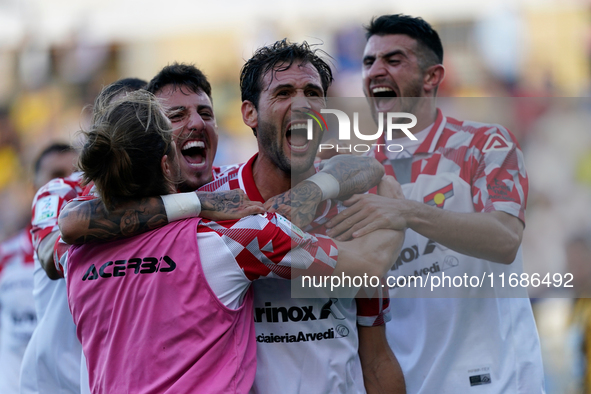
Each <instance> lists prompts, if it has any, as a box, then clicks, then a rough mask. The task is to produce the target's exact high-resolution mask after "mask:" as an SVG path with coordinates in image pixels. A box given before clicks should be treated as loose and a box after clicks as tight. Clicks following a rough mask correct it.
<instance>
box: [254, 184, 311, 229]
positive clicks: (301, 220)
mask: <svg viewBox="0 0 591 394" xmlns="http://www.w3.org/2000/svg"><path fill="white" fill-rule="evenodd" d="M321 201H322V191H321V190H320V188H319V187H318V186H317V185H316V184H315V183H312V182H301V183H299V184H298V185H296V186H294V187H293V188H292V189H290V190H288V191H286V192H284V193H281V194H279V195H277V196H275V197H273V198H271V199H269V200H268V201H267V202H266V203H265V207H266V208H267V209H269V210H270V211H273V212H277V213H279V214H281V215H283V216H285V217H286V218H288V219H289V220H291V222H292V223H293V224H295V225H296V226H298V227H304V226H306V225H307V224H309V223H310V222H312V220H314V217H315V216H316V209H317V207H318V204H319V203H320V202H321Z"/></svg>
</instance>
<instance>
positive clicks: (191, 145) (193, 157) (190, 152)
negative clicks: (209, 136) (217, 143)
mask: <svg viewBox="0 0 591 394" xmlns="http://www.w3.org/2000/svg"><path fill="white" fill-rule="evenodd" d="M181 155H182V156H183V158H184V159H185V161H186V162H187V164H189V166H191V167H193V168H197V169H201V168H204V167H206V166H207V149H206V146H205V142H203V141H199V140H189V141H185V142H184V143H183V145H182V148H181Z"/></svg>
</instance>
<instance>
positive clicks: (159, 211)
mask: <svg viewBox="0 0 591 394" xmlns="http://www.w3.org/2000/svg"><path fill="white" fill-rule="evenodd" d="M195 193H196V195H197V196H198V197H199V201H200V203H201V212H200V216H201V217H203V218H207V219H211V220H230V219H239V218H241V217H244V216H248V215H253V214H257V213H262V212H264V209H263V208H262V205H261V204H260V203H259V202H256V201H250V200H249V199H248V197H247V196H246V194H245V193H244V192H243V191H242V190H228V191H221V192H195ZM167 223H168V218H167V216H166V209H165V206H164V203H163V201H162V198H161V197H147V198H142V199H140V200H129V201H125V202H121V203H120V204H118V205H117V207H116V209H114V210H111V211H108V210H107V209H106V208H105V206H104V204H103V203H102V201H101V200H100V199H98V198H96V199H92V200H85V201H77V200H75V201H72V202H70V203H69V204H68V205H67V206H66V207H65V208H64V210H63V212H62V213H61V214H60V217H59V226H60V231H61V233H62V239H63V240H64V241H65V242H67V243H70V244H82V243H86V242H90V241H93V240H101V241H108V240H109V241H110V240H114V239H119V238H124V237H131V236H133V235H137V234H141V233H144V232H146V231H150V230H153V229H155V228H159V227H162V226H164V225H166V224H167Z"/></svg>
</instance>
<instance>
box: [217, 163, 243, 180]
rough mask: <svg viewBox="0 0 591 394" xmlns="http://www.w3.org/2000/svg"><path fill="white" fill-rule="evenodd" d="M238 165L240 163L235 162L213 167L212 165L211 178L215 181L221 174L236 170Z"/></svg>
mask: <svg viewBox="0 0 591 394" xmlns="http://www.w3.org/2000/svg"><path fill="white" fill-rule="evenodd" d="M240 166H241V164H240V163H237V164H228V165H225V166H220V167H215V166H214V167H213V168H212V172H213V180H214V181H215V180H216V179H219V178H221V177H222V176H224V175H226V174H227V173H229V172H230V171H232V170H236V169H237V168H238V167H240Z"/></svg>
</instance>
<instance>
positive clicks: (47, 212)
mask: <svg viewBox="0 0 591 394" xmlns="http://www.w3.org/2000/svg"><path fill="white" fill-rule="evenodd" d="M59 200H60V199H59V197H58V196H47V197H43V198H41V199H39V201H37V205H36V206H35V219H34V220H33V225H36V224H39V223H40V222H42V221H44V220H46V219H51V218H55V217H57V213H58V212H57V211H58V209H57V208H58V204H59Z"/></svg>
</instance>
